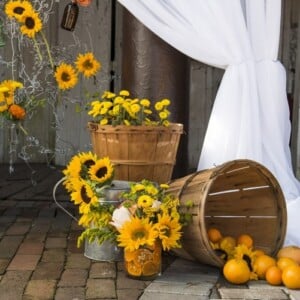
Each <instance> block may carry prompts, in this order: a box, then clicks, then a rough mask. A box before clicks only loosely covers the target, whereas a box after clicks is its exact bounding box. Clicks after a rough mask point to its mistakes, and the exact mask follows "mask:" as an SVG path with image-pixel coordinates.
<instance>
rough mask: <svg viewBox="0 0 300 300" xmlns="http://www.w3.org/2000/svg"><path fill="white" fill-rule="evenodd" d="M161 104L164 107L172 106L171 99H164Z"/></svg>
mask: <svg viewBox="0 0 300 300" xmlns="http://www.w3.org/2000/svg"><path fill="white" fill-rule="evenodd" d="M161 103H162V105H163V106H169V105H170V104H171V101H170V100H169V99H162V100H161Z"/></svg>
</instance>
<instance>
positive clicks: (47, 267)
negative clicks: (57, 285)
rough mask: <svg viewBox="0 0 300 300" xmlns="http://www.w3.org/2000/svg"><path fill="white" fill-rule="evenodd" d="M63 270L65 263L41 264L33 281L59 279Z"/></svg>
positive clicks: (36, 269)
mask: <svg viewBox="0 0 300 300" xmlns="http://www.w3.org/2000/svg"><path fill="white" fill-rule="evenodd" d="M63 268H64V264H63V262H61V263H57V262H39V263H38V265H37V266H36V268H35V270H34V272H33V274H32V277H31V279H59V278H60V276H61V274H62V271H63Z"/></svg>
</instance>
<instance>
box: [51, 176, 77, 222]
mask: <svg viewBox="0 0 300 300" xmlns="http://www.w3.org/2000/svg"><path fill="white" fill-rule="evenodd" d="M65 179H66V177H63V178H61V179H60V180H59V181H58V182H57V183H56V184H55V186H54V188H53V192H52V196H53V200H54V202H55V204H56V205H57V206H58V207H59V208H60V209H61V210H63V211H64V212H65V213H66V214H67V215H68V216H70V217H71V218H72V219H73V220H75V221H76V222H77V223H78V219H77V218H75V217H74V216H73V215H72V214H71V213H70V212H69V211H67V210H66V209H65V208H64V207H63V206H62V205H60V204H59V203H58V202H57V200H56V196H55V194H56V189H57V187H58V186H59V185H60V184H61V183H62V182H63V181H64V180H65Z"/></svg>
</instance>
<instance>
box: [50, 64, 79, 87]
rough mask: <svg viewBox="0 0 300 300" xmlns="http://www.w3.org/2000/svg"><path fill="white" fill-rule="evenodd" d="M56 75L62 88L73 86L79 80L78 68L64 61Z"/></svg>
mask: <svg viewBox="0 0 300 300" xmlns="http://www.w3.org/2000/svg"><path fill="white" fill-rule="evenodd" d="M54 77H55V79H56V81H57V84H58V87H59V89H61V90H68V89H71V88H73V87H74V86H75V85H76V84H77V81H78V78H77V73H76V70H75V69H74V68H73V66H72V65H70V64H66V63H62V64H60V65H59V66H58V67H57V69H56V71H55V74H54Z"/></svg>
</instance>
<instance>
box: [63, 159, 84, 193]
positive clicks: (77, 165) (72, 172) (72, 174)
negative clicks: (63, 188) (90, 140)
mask: <svg viewBox="0 0 300 300" xmlns="http://www.w3.org/2000/svg"><path fill="white" fill-rule="evenodd" d="M63 174H64V175H65V176H66V177H67V178H71V179H72V178H78V179H79V178H80V174H81V161H80V157H79V156H78V155H75V156H73V157H72V159H71V160H70V162H69V164H68V165H67V167H66V168H65V169H64V170H63ZM67 181H68V180H67ZM68 190H69V191H70V189H68Z"/></svg>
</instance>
